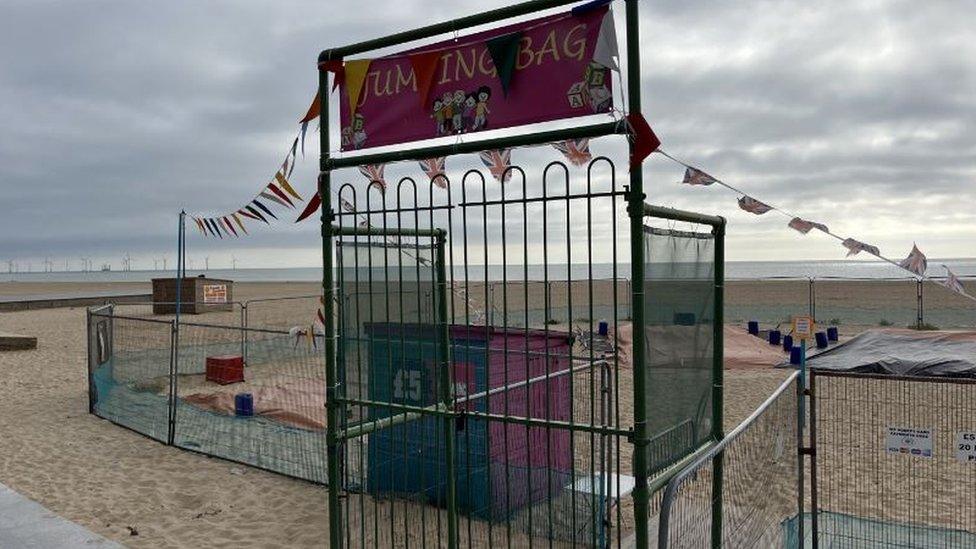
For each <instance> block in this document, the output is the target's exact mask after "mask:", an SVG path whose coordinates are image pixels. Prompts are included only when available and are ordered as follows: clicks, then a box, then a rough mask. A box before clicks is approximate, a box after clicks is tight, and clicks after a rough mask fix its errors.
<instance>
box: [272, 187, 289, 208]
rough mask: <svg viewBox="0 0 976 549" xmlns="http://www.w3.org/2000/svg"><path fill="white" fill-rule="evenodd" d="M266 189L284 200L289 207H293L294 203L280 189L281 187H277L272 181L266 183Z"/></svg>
mask: <svg viewBox="0 0 976 549" xmlns="http://www.w3.org/2000/svg"><path fill="white" fill-rule="evenodd" d="M268 190H269V191H271V192H273V193H274V194H275V196H277V197H278V198H280V199H282V200H284V201H285V202H286V203H287V205H288V207H289V208H294V207H295V203H294V202H292V201H291V199H290V198H288V195H287V194H285V192H284V191H282V190H281V189H279V188H278V187H277V186H276V185H275V184H274V183H268Z"/></svg>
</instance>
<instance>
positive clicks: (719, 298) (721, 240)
mask: <svg viewBox="0 0 976 549" xmlns="http://www.w3.org/2000/svg"><path fill="white" fill-rule="evenodd" d="M644 214H645V215H647V216H650V217H656V218H660V219H668V220H671V221H684V222H687V223H698V224H701V225H708V226H710V227H711V228H712V234H713V235H714V236H715V303H714V305H715V310H714V315H715V320H714V324H713V328H712V330H713V331H712V339H713V342H712V349H713V352H712V380H713V381H712V441H713V444H717V443H719V442H720V441H721V440H722V439H724V438H725V429H724V428H723V426H722V423H723V422H724V421H725V416H724V413H723V410H722V406H723V402H724V375H725V371H724V353H723V349H724V348H725V341H724V330H723V327H724V326H723V325H724V324H725V318H724V303H725V299H724V292H725V225H726V222H725V218H724V217H720V216H715V215H706V214H701V213H696V212H688V211H684V210H676V209H674V208H665V207H662V206H652V205H650V204H645V205H644ZM635 286H636V284H635ZM634 333H637V332H636V331H635V332H634ZM639 339H643V338H641V337H635V338H634V343H635V344H636V343H637V340H639ZM635 358H636V355H635ZM634 375H635V377H636V371H635V372H634ZM723 455H724V452H723V451H721V450H719V451H718V452H715V455H714V456H713V457H712V472H713V474H712V494H719V497H712V532H711V538H712V547H721V546H722V497H721V493H722V480H723V479H722V476H723V463H724V460H723Z"/></svg>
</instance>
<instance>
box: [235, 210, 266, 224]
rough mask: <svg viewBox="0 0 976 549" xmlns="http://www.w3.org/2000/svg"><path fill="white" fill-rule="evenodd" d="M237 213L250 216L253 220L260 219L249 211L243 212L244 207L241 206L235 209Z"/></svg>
mask: <svg viewBox="0 0 976 549" xmlns="http://www.w3.org/2000/svg"><path fill="white" fill-rule="evenodd" d="M237 213H239V214H241V215H243V216H244V217H250V218H251V219H253V220H255V221H260V220H261V218H260V217H258V216H257V215H255V214H253V213H251V212H245V211H244V208H241V209H239V210H237Z"/></svg>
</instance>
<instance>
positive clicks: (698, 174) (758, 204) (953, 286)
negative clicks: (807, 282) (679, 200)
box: [656, 148, 976, 302]
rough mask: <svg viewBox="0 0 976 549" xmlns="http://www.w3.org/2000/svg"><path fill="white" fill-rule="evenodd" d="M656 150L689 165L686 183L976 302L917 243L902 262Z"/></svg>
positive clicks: (659, 152)
mask: <svg viewBox="0 0 976 549" xmlns="http://www.w3.org/2000/svg"><path fill="white" fill-rule="evenodd" d="M656 152H657V153H658V154H660V155H661V156H664V157H665V158H668V159H669V160H671V161H672V162H674V163H676V164H678V165H680V166H683V167H684V168H685V175H684V179H683V180H682V181H681V182H680V183H682V184H685V185H694V186H711V185H719V186H721V187H725V188H726V189H728V190H730V191H732V192H734V193H736V194H738V195H739V200H738V202H739V207H740V208H742V209H743V210H745V211H748V212H751V213H754V214H756V215H762V214H765V213H767V212H776V213H779V214H781V215H783V216H785V217H786V218H788V219H789V222H788V223H787V226H788V227H790V228H792V229H795V230H797V231H799V232H800V233H802V234H807V233H809V232H810V231H811V230H813V229H817V230H819V231H820V232H822V233H824V234H826V235H829V236H831V237H833V238H835V239H837V240H838V241H840V243H841V245H842V246H843V247H844V248H846V249H847V250H848V252H847V256H848V257H850V256H852V255H857V254H859V253H861V252H865V253H867V254H870V255H873V256H875V257H877V258H878V259H880V260H882V261H885V262H886V263H890V264H891V265H894V266H895V267H898V268H901V269H903V270H905V271H907V272H909V273H911V274H912V275H914V276H915V277H916V278H918V279H919V280H928V281H930V282H934V283H936V284H938V285H940V286H943V287H945V288H948V289H950V290H951V291H953V292H955V293H958V294H959V295H962V296H964V297H966V298H968V299H970V300H972V301H974V302H976V297H974V296H972V295H969V294H968V293H966V292H965V289H964V288H963V286H962V283H961V282H959V279H958V278H957V277H956V276H955V275H954V274H953V273H952V271H949V269H948V267H946V271H948V277H947V278H946V280H945V282H940V281H938V280H935V279H933V278H931V277H929V276H928V275H927V274H926V271H927V269H928V260H927V259H926V257H925V254H923V253H922V251H921V250H919V248H918V246H917V245H914V244H913V246H912V251H911V252H910V253H909V254H908V256H907V257H906V258H905V259H903V260H901V261H895V260H893V259H890V258H888V257H886V256H884V255H882V253H881V250H880V249H879V248H878V247H877V246H874V245H871V244H867V243H864V242H861V241H859V240H855V239H853V238H849V237H844V236H840V235H838V234H836V233H834V232H832V231H831V230H830V229H829V228H828V227H827V226H826V225H824V224H823V223H817V222H814V221H808V220H806V219H804V218H802V217H800V216H798V215H795V214H793V213H790V212H788V211H786V210H784V209H782V208H779V207H777V206H774V205H772V204H770V203H768V202H762V201H759V200H757V199H756V198H754V197H752V196H749V195H748V194H747V193H745V192H744V191H742V190H740V189H738V188H736V187H734V186H732V185H730V184H728V183H726V182H725V181H722V180H721V179H718V178H716V177H713V176H711V175H709V174H707V173H705V172H704V171H703V170H701V169H699V168H696V167H695V166H692V165H690V164H688V163H686V162H683V161H681V160H679V159H677V158H675V157H674V156H671V155H670V154H668V153H667V152H665V151H664V150H662V149H660V148H659V149H657V151H656Z"/></svg>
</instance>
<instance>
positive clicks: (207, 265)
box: [203, 255, 210, 271]
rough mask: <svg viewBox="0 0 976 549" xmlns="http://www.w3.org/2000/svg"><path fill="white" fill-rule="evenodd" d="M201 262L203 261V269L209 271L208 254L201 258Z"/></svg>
mask: <svg viewBox="0 0 976 549" xmlns="http://www.w3.org/2000/svg"><path fill="white" fill-rule="evenodd" d="M203 263H204V270H205V271H209V270H210V256H209V255H208V256H205V257H204V258H203Z"/></svg>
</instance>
